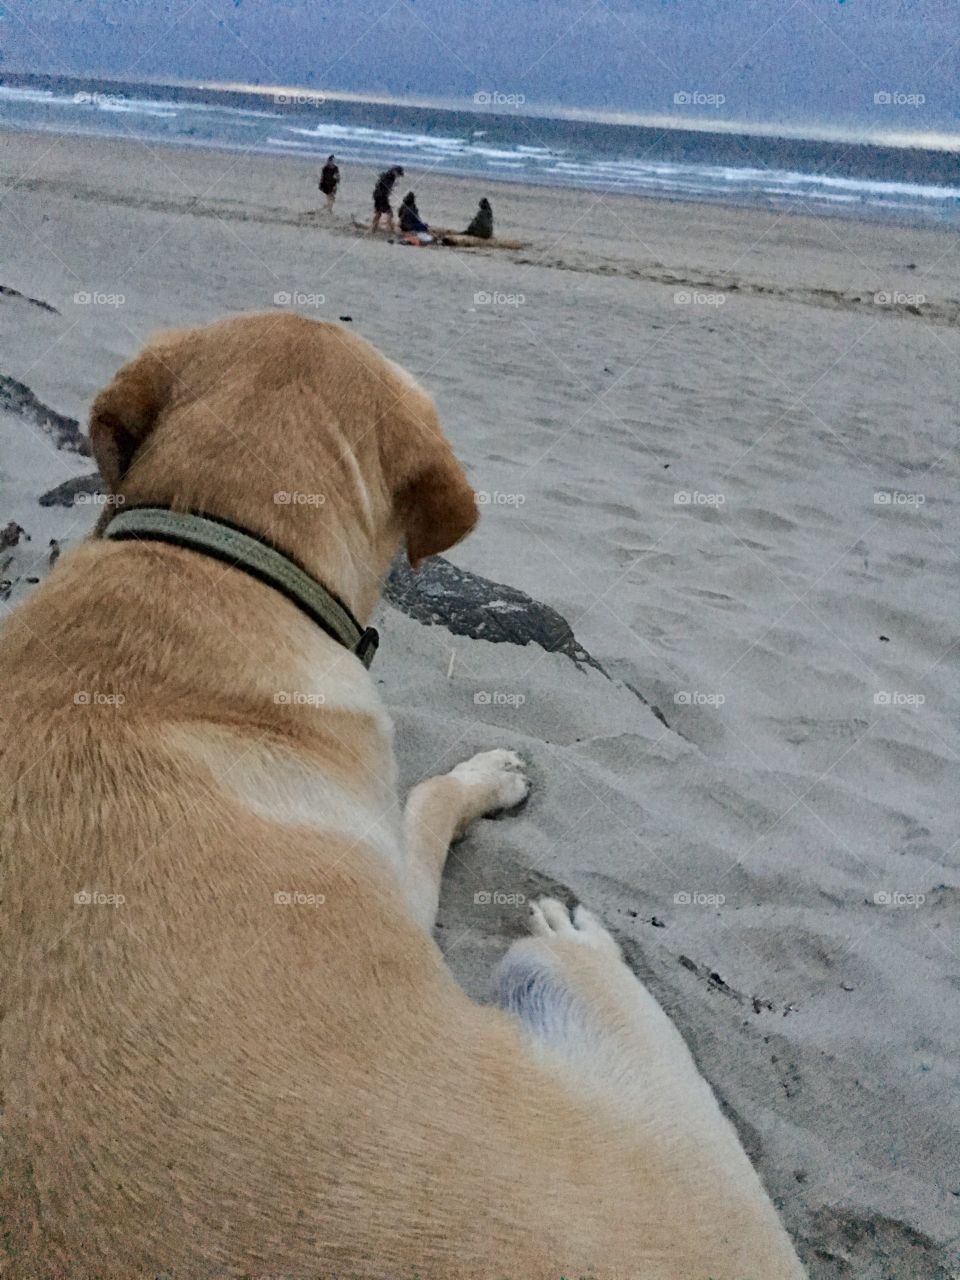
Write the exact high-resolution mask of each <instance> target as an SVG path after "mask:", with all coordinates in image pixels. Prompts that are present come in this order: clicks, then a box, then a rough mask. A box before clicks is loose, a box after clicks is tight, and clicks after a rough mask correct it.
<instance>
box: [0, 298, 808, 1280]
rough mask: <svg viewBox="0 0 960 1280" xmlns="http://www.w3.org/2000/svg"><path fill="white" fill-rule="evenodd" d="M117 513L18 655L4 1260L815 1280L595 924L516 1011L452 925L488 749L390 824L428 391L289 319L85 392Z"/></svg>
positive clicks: (525, 965)
mask: <svg viewBox="0 0 960 1280" xmlns="http://www.w3.org/2000/svg"><path fill="white" fill-rule="evenodd" d="M90 431H91V438H92V442H93V447H94V450H95V452H96V456H97V461H98V463H99V465H100V469H101V472H102V474H103V477H104V480H105V481H106V483H107V485H108V486H109V489H110V492H111V493H112V494H113V495H114V502H113V505H112V506H111V507H110V508H109V512H108V515H107V517H106V518H105V519H104V520H102V521H101V526H100V528H99V530H98V534H97V536H95V537H94V538H92V539H90V540H89V541H87V542H85V543H84V544H82V545H81V546H79V547H78V548H76V549H75V550H74V551H73V552H71V553H70V554H68V555H66V556H64V557H63V559H62V560H61V561H60V563H59V564H58V566H57V568H56V569H55V571H54V572H53V573H52V575H51V577H50V578H49V580H48V581H47V582H46V583H45V584H44V585H43V586H42V587H41V588H40V589H39V590H38V591H37V592H36V593H35V594H34V595H33V596H32V597H31V598H30V599H29V600H28V601H27V602H26V603H25V604H24V605H23V606H22V607H21V608H19V609H18V610H17V611H16V613H14V614H13V615H12V616H11V617H10V618H9V619H8V620H7V622H6V624H5V626H4V629H3V632H2V638H0V675H2V683H0V708H2V710H0V720H2V731H0V744H2V745H0V752H2V757H0V821H2V837H3V840H2V846H3V870H4V893H3V908H4V915H5V918H4V920H3V934H2V937H3V955H2V980H3V991H2V1004H3V1014H4V1020H3V1026H2V1047H3V1058H2V1073H3V1074H2V1086H3V1093H4V1113H3V1120H2V1138H3V1158H2V1173H0V1177H2V1202H0V1217H2V1226H3V1229H2V1246H0V1249H2V1267H0V1270H2V1273H3V1275H4V1276H5V1277H8V1278H9V1280H20V1278H23V1280H47V1278H48V1277H49V1278H53V1277H63V1278H65V1280H82V1278H87V1277H89V1278H90V1280H93V1278H96V1280H112V1278H113V1277H116V1278H118V1280H132V1278H134V1277H141V1276H143V1277H150V1278H151V1280H153V1278H154V1277H158V1276H165V1277H170V1278H171V1280H202V1278H206V1277H241V1276H248V1277H252V1276H258V1277H271V1278H272V1280H280V1277H303V1278H304V1280H307V1278H309V1280H321V1277H331V1278H332V1277H338V1278H339V1280H348V1278H349V1277H383V1278H386V1277H389V1278H391V1280H400V1278H401V1277H402V1278H404V1280H413V1277H415V1276H419V1277H421V1278H422V1280H453V1277H457V1278H458V1280H465V1278H471V1277H477V1278H479V1277H484V1278H486V1277H489V1278H490V1280H559V1277H561V1276H564V1277H567V1278H568V1280H570V1278H574V1277H581V1276H591V1277H596V1280H788V1278H790V1280H796V1278H797V1277H801V1276H802V1275H803V1272H802V1270H801V1267H800V1265H799V1263H798V1261H797V1259H796V1256H795V1254H794V1252H793V1249H792V1248H791V1246H790V1243H789V1242H788V1239H787V1237H786V1235H785V1233H784V1231H783V1229H782V1227H781V1226H780V1224H779V1222H778V1220H777V1217H776V1215H775V1213H774V1210H773V1207H772V1205H771V1204H770V1202H769V1200H768V1198H767V1196H766V1195H765V1193H764V1191H763V1189H762V1187H761V1185H760V1182H759V1180H758V1178H757V1176H756V1174H755V1173H754V1171H753V1169H752V1168H751V1166H750V1164H749V1162H748V1160H747V1157H746V1155H745V1154H744V1152H743V1150H742V1148H741V1147H740V1144H739V1142H738V1141H737V1138H736V1136H735V1134H734V1131H733V1129H732V1128H731V1126H730V1125H729V1124H728V1123H727V1122H726V1120H724V1119H723V1118H722V1116H721V1114H720V1111H719V1110H718V1107H717V1103H716V1101H715V1099H714V1097H713V1095H712V1093H711V1091H710V1089H709V1087H708V1086H707V1084H706V1083H705V1082H704V1081H703V1079H702V1078H701V1077H700V1076H699V1075H698V1073H697V1071H696V1069H695V1067H694V1064H693V1061H692V1060H691V1058H690V1055H689V1054H688V1052H687V1050H686V1048H685V1047H684V1044H683V1042H682V1040H681V1038H680V1036H679V1035H678V1033H677V1032H676V1030H675V1029H674V1028H673V1027H672V1026H671V1024H670V1023H669V1022H668V1020H667V1018H666V1017H665V1015H664V1014H663V1012H662V1011H661V1010H660V1008H659V1007H658V1006H657V1005H656V1004H655V1003H654V1001H653V999H652V998H651V997H650V995H649V994H648V993H647V992H646V991H645V990H644V988H643V987H642V986H641V985H640V984H639V983H638V982H637V980H636V978H635V977H634V976H633V974H632V973H631V972H630V971H629V970H628V969H627V967H626V966H625V964H624V963H623V960H622V959H621V956H620V954H619V951H618V948H617V945H616V943H615V942H614V941H613V939H612V938H611V936H610V934H609V933H607V931H606V930H605V929H604V928H603V926H602V925H601V924H600V923H599V922H598V921H597V920H596V919H595V918H594V917H593V916H592V915H590V914H589V912H587V911H585V910H584V909H583V908H577V910H576V911H574V912H573V913H572V914H571V913H570V912H569V911H568V910H567V909H566V908H565V907H564V906H562V905H561V904H560V903H559V902H556V901H552V900H545V901H542V902H540V903H539V904H537V906H535V907H534V909H533V912H532V917H531V933H532V936H531V937H529V938H526V939H524V940H522V941H520V942H518V943H517V944H515V945H514V946H513V947H512V948H511V949H510V951H509V952H508V954H507V956H506V959H505V961H504V963H503V968H502V973H501V980H500V981H501V992H502V1000H501V1004H502V1007H500V1008H484V1007H480V1006H478V1005H477V1004H475V1003H473V1002H472V1001H471V1000H469V999H468V998H467V997H466V996H465V995H464V993H463V992H462V991H461V990H460V989H459V987H458V986H457V984H456V982H455V981H454V980H453V978H452V976H451V974H450V973H449V971H448V969H447V967H446V965H445V963H444V961H443V958H442V956H441V954H440V952H439V950H438V949H437V947H436V945H435V943H434V942H433V940H432V937H431V924H432V922H433V919H434V913H435V911H436V907H437V895H438V885H439V881H440V876H441V873H442V870H443V864H444V858H445V855H446V851H447V847H448V845H449V843H450V841H451V840H452V839H454V838H455V837H456V836H458V835H459V834H461V833H462V832H463V831H464V830H465V828H466V827H467V826H468V824H469V823H470V822H472V821H473V820H474V819H476V818H478V817H480V816H482V815H483V814H486V813H490V812H491V811H493V810H498V809H504V808H509V807H511V806H514V805H516V804H518V803H519V802H520V800H521V799H522V798H523V797H524V795H525V794H526V791H527V782H526V780H525V778H524V774H523V765H522V762H521V761H520V759H519V758H518V757H517V756H516V755H515V754H513V753H512V752H510V751H506V750H497V751H487V752H483V753H482V754H480V755H478V756H474V758H473V759H472V760H468V761H467V762H466V763H464V764H460V765H457V767H456V768H454V769H453V770H452V771H451V772H450V773H447V774H445V775H444V776H442V777H434V778H430V779H428V780H427V781H425V782H421V783H420V784H419V786H417V787H416V788H415V789H414V790H413V792H412V794H411V796H410V797H409V799H408V801H407V804H406V808H405V809H403V810H401V807H400V805H399V803H398V800H397V796H396V786H395V778H396V772H395V765H394V759H393V749H392V733H391V725H390V720H389V718H388V716H387V713H386V711H385V709H384V707H383V705H382V703H381V701H380V698H379V697H378V695H377V692H376V690H375V687H374V684H373V682H372V680H371V678H370V676H369V674H368V671H367V666H366V663H367V662H368V661H369V658H370V653H371V650H372V647H373V636H372V635H371V634H370V633H369V632H368V631H367V630H366V629H365V624H366V622H367V620H368V618H369V616H370V614H371V612H372V610H373V608H374V606H375V604H376V601H377V597H378V593H379V589H380V584H381V580H382V578H383V576H384V573H385V571H386V569H387V566H388V565H389V563H390V561H391V558H392V557H393V555H394V552H395V550H396V549H397V547H398V545H399V544H400V543H401V542H405V543H406V547H407V551H408V553H409V556H410V559H411V561H412V562H413V563H414V564H416V563H417V562H418V561H420V560H422V559H423V558H424V557H425V556H429V555H431V554H433V553H435V552H439V551H442V550H444V549H445V548H446V547H449V546H451V545H452V544H453V543H455V542H456V541H457V540H458V539H459V538H461V537H463V536H464V534H466V533H467V532H468V531H469V530H470V529H471V527H472V526H473V524H474V522H475V519H476V511H475V507H474V498H473V494H472V491H471V489H470V486H469V485H468V483H467V481H466V478H465V476H464V473H463V471H462V469H461V467H460V465H459V464H458V462H457V461H456V459H455V458H454V456H453V454H452V452H451V450H450V447H449V445H448V444H447V442H446V440H445V439H444V437H443V434H442V433H441V430H440V427H439V425H438V422H437V418H436V414H435V412H434V409H433V407H432V405H431V403H430V401H429V399H428V398H427V396H426V395H425V394H424V393H423V391H421V390H420V389H419V387H418V386H417V385H416V384H415V383H414V382H413V380H412V379H411V378H409V377H408V376H407V375H406V374H404V373H403V372H402V371H401V370H400V369H398V368H397V367H396V366H395V365H393V364H392V363H391V362H390V361H388V360H386V359H384V358H383V357H382V356H380V355H379V354H378V353H377V352H376V351H375V350H373V349H372V348H371V347H370V346H368V345H367V344H366V343H365V342H363V341H361V340H359V339H358V338H356V337H355V336H353V335H352V334H350V333H348V332H346V331H344V330H342V329H340V328H338V327H335V326H333V325H328V324H320V323H316V322H313V321H308V320H305V319H301V318H299V317H296V316H293V315H276V314H274V315H260V316H247V317H241V318H237V319H231V320H228V321H225V322H222V323H220V324H216V325H212V326H210V327H208V328H202V329H196V330H191V331H184V332H177V333H171V334H167V335H164V336H162V337H160V338H159V339H157V340H156V341H155V342H154V343H153V344H152V345H150V346H148V347H147V348H146V350H144V351H143V353H142V354H141V355H139V356H138V357H137V358H136V359H135V360H134V361H133V362H132V363H130V364H128V365H127V366H126V367H125V368H123V369H121V371H120V372H119V374H118V375H117V377H116V378H115V380H114V381H113V383H112V384H111V385H110V386H109V387H107V389H106V390H105V391H103V392H102V393H101V395H100V396H99V397H98V398H97V400H96V402H95V404H94V406H93V413H92V419H91V426H90Z"/></svg>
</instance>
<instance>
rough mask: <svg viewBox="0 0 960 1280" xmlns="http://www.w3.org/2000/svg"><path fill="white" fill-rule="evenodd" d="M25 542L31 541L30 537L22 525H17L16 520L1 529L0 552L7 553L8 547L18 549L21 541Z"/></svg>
mask: <svg viewBox="0 0 960 1280" xmlns="http://www.w3.org/2000/svg"><path fill="white" fill-rule="evenodd" d="M21 538H23V540H24V542H29V541H30V535H29V533H27V531H26V529H24V527H23V525H22V524H17V522H16V520H9V521H8V522H7V524H6V525H5V526H4V527H3V528H2V529H0V551H6V549H7V548H8V547H16V546H19V545H20V539H21Z"/></svg>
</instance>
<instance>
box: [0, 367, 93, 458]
mask: <svg viewBox="0 0 960 1280" xmlns="http://www.w3.org/2000/svg"><path fill="white" fill-rule="evenodd" d="M0 409H6V410H7V412H8V413H15V414H17V415H18V416H19V417H21V418H24V419H25V420H26V421H27V422H30V423H32V424H33V425H34V426H35V427H39V428H40V430H41V431H45V432H46V434H47V435H49V436H52V437H53V441H54V443H55V444H56V446H57V448H58V449H67V450H69V451H70V452H72V453H79V454H82V455H83V457H85V458H88V457H89V456H90V441H89V440H88V439H87V437H86V436H85V435H84V434H83V432H82V431H81V430H80V423H79V422H78V421H77V420H76V418H68V417H67V416H66V414H63V413H57V411H56V409H51V408H50V406H49V405H46V404H44V403H43V401H42V400H38V399H37V397H36V396H35V395H34V394H33V392H32V391H31V390H30V388H29V387H28V386H27V385H26V383H24V382H18V381H17V380H16V378H9V377H7V376H6V374H2V373H0Z"/></svg>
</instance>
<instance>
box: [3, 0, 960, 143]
mask: <svg viewBox="0 0 960 1280" xmlns="http://www.w3.org/2000/svg"><path fill="white" fill-rule="evenodd" d="M0 14H2V15H3V21H2V22H0V53H2V59H3V60H2V63H0V70H2V69H4V68H6V69H9V70H43V71H52V72H61V73H71V74H82V75H85V74H94V73H102V74H104V75H112V76H114V77H117V78H121V79H125V78H136V77H149V78H154V77H160V78H163V77H172V78H179V79H190V80H197V79H203V80H220V81H224V80H226V81H243V82H254V83H259V84H265V85H269V84H301V85H307V86H312V87H314V88H316V89H321V88H326V89H341V90H351V91H355V92H360V93H363V92H367V93H375V94H388V95H396V96H407V95H410V96H420V97H442V98H451V97H456V98H464V99H469V98H470V97H472V95H473V94H474V93H475V92H477V91H478V90H487V91H490V92H494V93H502V94H507V95H522V96H523V97H524V98H525V99H526V105H527V106H528V107H531V106H532V107H538V106H541V107H547V108H548V107H550V106H553V105H556V104H559V105H562V106H565V107H588V108H589V107H593V108H602V109H604V110H627V111H636V112H640V113H646V114H653V113H662V112H666V113H669V114H671V115H673V114H677V104H676V103H675V95H676V94H685V93H686V94H690V95H694V100H693V101H692V102H691V103H681V104H680V106H681V107H682V109H683V110H688V111H690V112H694V111H695V112H696V114H698V115H700V116H701V117H702V116H709V115H710V114H711V112H714V111H715V112H717V113H718V115H719V116H721V117H723V118H727V119H744V120H753V121H773V122H790V123H800V124H803V123H812V122H816V123H818V124H830V123H853V122H856V123H860V124H865V125H870V126H872V127H875V128H880V129H885V128H891V129H900V128H908V129H911V130H913V129H917V130H927V129H930V130H937V129H940V130H942V129H949V130H955V129H957V128H958V127H960V90H958V86H960V75H958V71H960V67H958V61H960V0H336V2H330V0H0ZM695 95H703V97H701V98H700V99H698V98H697V97H696V96H695ZM877 95H880V101H877V100H876V99H877ZM884 95H889V97H890V99H891V100H890V101H889V102H888V101H884ZM704 97H705V98H710V97H712V98H713V99H719V98H722V99H723V101H722V102H720V103H719V105H717V104H716V102H709V101H704Z"/></svg>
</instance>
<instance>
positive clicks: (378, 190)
mask: <svg viewBox="0 0 960 1280" xmlns="http://www.w3.org/2000/svg"><path fill="white" fill-rule="evenodd" d="M402 177H403V170H402V169H401V167H400V166H399V165H398V164H395V165H394V166H393V168H392V169H385V170H384V171H383V173H381V175H380V177H379V178H378V179H377V185H376V186H375V187H374V188H373V222H371V224H370V234H371V235H372V234H373V233H374V231H376V229H377V227H379V225H380V219H381V218H384V217H385V218H386V220H387V226H388V228H389V230H390V234H391V235H395V234H396V230H397V228H396V224H395V222H394V220H393V209H392V208H391V207H390V197H391V195H392V194H393V187H394V183H395V182H396V181H397V179H398V178H402Z"/></svg>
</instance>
